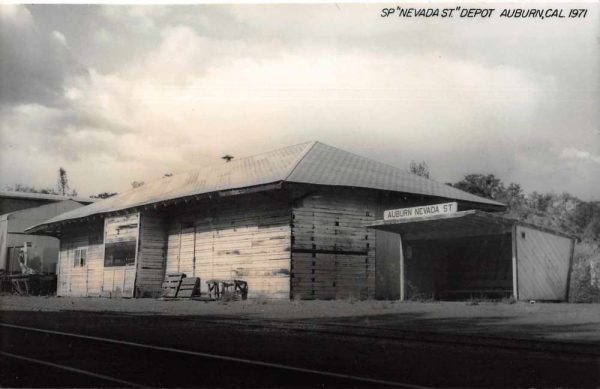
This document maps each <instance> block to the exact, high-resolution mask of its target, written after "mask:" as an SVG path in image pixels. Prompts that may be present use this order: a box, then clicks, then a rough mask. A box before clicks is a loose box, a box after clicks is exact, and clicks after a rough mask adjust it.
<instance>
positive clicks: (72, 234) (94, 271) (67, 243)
mask: <svg viewBox="0 0 600 389" xmlns="http://www.w3.org/2000/svg"><path fill="white" fill-rule="evenodd" d="M102 237H103V225H102V224H101V223H89V224H85V225H77V226H73V227H67V228H65V229H64V230H63V236H62V237H61V239H60V251H59V264H58V267H57V269H58V285H57V295H58V296H98V295H99V294H100V291H101V288H102V269H103V267H104V244H103V241H102ZM80 248H87V259H86V265H85V266H74V264H73V261H74V256H75V250H76V249H80Z"/></svg>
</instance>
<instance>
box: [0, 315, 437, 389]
mask: <svg viewBox="0 0 600 389" xmlns="http://www.w3.org/2000/svg"><path fill="white" fill-rule="evenodd" d="M0 326H1V327H6V328H13V329H18V330H24V331H31V332H39V333H44V334H51V335H59V336H65V337H72V338H77V339H85V340H91V341H96V342H105V343H112V344H118V345H125V346H131V347H138V348H144V349H150V350H158V351H167V352H172V353H177V354H184V355H192V356H196V357H202V358H209V359H216V360H221V361H228V362H237V363H242V364H247V365H253V366H261V367H268V368H274V369H280V370H287V371H294V372H300V373H307V374H314V375H320V376H325V377H332V378H339V379H345V380H352V381H358V382H364V383H368V384H377V385H386V386H393V387H399V388H407V389H427V388H428V387H426V386H420V385H412V384H407V383H402V382H397V381H388V380H381V379H376V378H368V377H361V376H356V375H352V374H343V373H333V372H328V371H322V370H317V369H309V368H304V367H297V366H292V365H284V364H280V363H273V362H264V361H257V360H252V359H247V358H238V357H231V356H226V355H220V354H212V353H206V352H200V351H191V350H182V349H177V348H174V347H164V346H155V345H150V344H144V343H137V342H130V341H126V340H118V339H111V338H104V337H99V336H92V335H83V334H76V333H72V332H63V331H55V330H47V329H42V328H36V327H28V326H21V325H16V324H8V323H3V322H0Z"/></svg>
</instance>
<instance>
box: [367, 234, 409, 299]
mask: <svg viewBox="0 0 600 389" xmlns="http://www.w3.org/2000/svg"><path fill="white" fill-rule="evenodd" d="M373 232H375V233H376V240H377V248H376V250H375V254H376V255H375V257H376V263H375V297H376V298H378V299H386V300H398V299H400V277H401V269H400V265H401V257H400V250H401V249H402V248H401V241H400V235H399V234H396V233H394V232H387V231H377V230H374V231H373Z"/></svg>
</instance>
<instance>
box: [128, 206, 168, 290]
mask: <svg viewBox="0 0 600 389" xmlns="http://www.w3.org/2000/svg"><path fill="white" fill-rule="evenodd" d="M167 225H168V224H167V220H166V218H165V217H164V216H163V215H160V214H158V213H153V212H143V213H142V214H141V216H140V239H139V242H138V257H137V278H136V290H137V292H136V296H137V297H150V296H156V295H157V294H158V293H160V291H161V285H162V282H163V280H164V278H165V267H166V257H167Z"/></svg>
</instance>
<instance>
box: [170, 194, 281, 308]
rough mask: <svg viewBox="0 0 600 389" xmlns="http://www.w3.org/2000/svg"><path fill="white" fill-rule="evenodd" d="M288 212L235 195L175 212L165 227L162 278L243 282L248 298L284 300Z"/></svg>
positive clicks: (270, 201)
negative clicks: (173, 275) (182, 275)
mask: <svg viewBox="0 0 600 389" xmlns="http://www.w3.org/2000/svg"><path fill="white" fill-rule="evenodd" d="M290 233H291V232H290V208H289V206H288V204H287V200H285V199H277V198H273V197H268V196H266V195H264V194H253V195H240V196H234V197H230V198H224V199H217V200H213V201H212V202H211V203H208V202H207V203H204V204H200V205H198V206H194V207H189V208H187V209H184V208H182V209H179V210H178V212H177V213H176V214H175V215H174V216H172V218H171V221H170V223H169V226H168V240H167V265H166V272H167V273H185V274H186V275H187V276H188V277H190V276H191V277H200V278H201V289H202V292H207V287H206V281H207V280H210V279H224V280H229V279H241V280H244V281H246V282H248V288H249V294H248V295H249V297H253V296H254V297H256V296H259V295H264V296H266V297H269V298H285V299H287V298H289V294H290V281H289V277H290Z"/></svg>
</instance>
